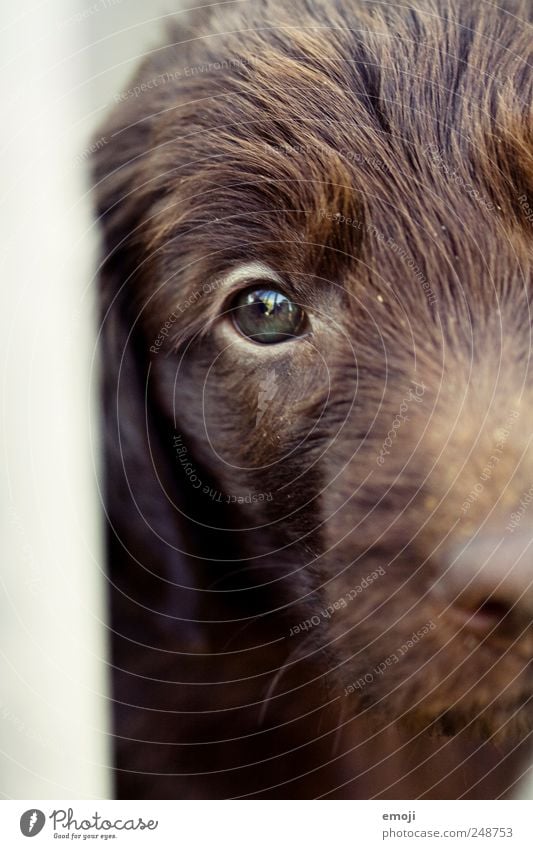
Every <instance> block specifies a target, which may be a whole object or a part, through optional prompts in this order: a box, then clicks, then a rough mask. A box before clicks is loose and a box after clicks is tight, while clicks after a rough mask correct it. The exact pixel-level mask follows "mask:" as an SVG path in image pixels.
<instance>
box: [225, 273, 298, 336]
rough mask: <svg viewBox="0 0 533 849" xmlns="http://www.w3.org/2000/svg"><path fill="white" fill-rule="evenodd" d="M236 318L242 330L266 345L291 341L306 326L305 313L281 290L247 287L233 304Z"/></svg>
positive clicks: (234, 319) (245, 334)
mask: <svg viewBox="0 0 533 849" xmlns="http://www.w3.org/2000/svg"><path fill="white" fill-rule="evenodd" d="M232 309H233V321H234V323H235V325H236V327H237V328H238V329H239V330H240V332H241V333H242V334H243V335H244V336H247V337H248V338H249V339H252V340H253V341H254V342H261V343H262V344H263V345H274V344H276V343H278V342H288V341H289V340H291V339H294V337H295V336H300V335H301V334H302V332H303V331H304V329H305V324H306V315H305V312H304V311H303V310H302V309H301V307H299V306H298V305H297V304H295V303H294V301H291V300H290V299H289V298H287V296H286V295H284V294H283V292H280V291H279V290H277V289H271V288H267V287H265V288H260V287H257V288H255V289H247V290H246V291H244V292H240V293H239V294H238V295H237V297H236V298H235V299H234V301H233V304H232Z"/></svg>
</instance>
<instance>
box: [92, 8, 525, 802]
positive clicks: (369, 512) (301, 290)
mask: <svg viewBox="0 0 533 849" xmlns="http://www.w3.org/2000/svg"><path fill="white" fill-rule="evenodd" d="M532 17H533V15H532V10H531V5H530V4H528V3H527V2H525V0H503V2H502V3H501V4H499V5H498V6H496V5H492V4H487V3H485V2H481V0H468V2H466V0H464V2H461V0H410V2H409V3H408V4H401V5H398V6H396V5H395V4H390V3H389V4H382V3H379V2H362V0H294V1H293V2H292V3H291V4H290V5H289V4H286V3H282V2H280V0H249V2H246V3H242V2H235V3H229V4H223V6H218V7H213V8H212V9H210V10H208V11H205V10H204V11H198V12H193V13H187V15H185V14H183V15H177V16H176V19H175V22H174V23H173V24H172V25H171V26H170V28H169V30H168V32H167V36H166V41H165V42H164V44H163V45H162V46H161V47H159V48H157V49H154V50H153V51H151V52H150V54H149V55H148V58H146V59H145V60H144V61H143V63H142V64H141V66H140V68H139V69H138V71H137V73H136V75H135V78H134V79H133V80H132V82H131V84H130V87H129V88H128V89H127V90H125V91H123V92H121V93H119V94H117V95H116V96H115V101H116V104H115V106H114V108H113V109H112V110H111V111H110V114H109V116H108V118H107V119H106V123H105V125H104V126H103V128H102V130H101V131H100V132H99V138H104V139H105V144H104V143H102V144H100V145H97V146H96V147H97V150H96V152H95V154H94V158H93V172H92V174H93V177H92V179H93V181H94V195H95V207H96V214H97V217H98V222H99V226H100V228H101V232H102V244H103V248H102V262H101V266H100V270H99V281H100V282H99V292H100V308H101V312H100V326H99V344H100V350H101V362H102V384H103V420H104V421H103V434H104V453H105V457H104V466H105V478H106V483H105V510H106V517H107V525H108V562H109V573H108V578H109V587H110V608H111V614H110V626H109V627H110V640H111V652H112V654H111V665H112V670H113V710H114V735H115V756H116V757H115V765H116V777H117V783H116V793H117V795H118V796H120V797H125V798H228V797H231V798H295V799H296V798H363V799H366V798H383V799H384V798H409V799H417V798H453V799H455V798H465V799H466V798H501V797H505V796H510V795H512V794H513V793H514V792H515V791H516V788H517V786H518V782H519V780H520V777H521V776H522V774H523V773H524V771H525V770H526V768H527V754H528V741H529V736H530V733H531V730H532V727H533V707H532V695H533V675H532V666H531V657H532V640H533V637H532V630H531V624H532V615H533V592H532V579H533V570H532V568H531V566H530V559H531V556H532V555H531V552H532V551H533V548H532V542H533V510H532V509H531V508H530V506H529V504H530V502H531V501H533V488H532V484H533V452H532V449H531V436H532V426H531V416H530V404H531V399H532V397H533V388H532V387H533V383H532V379H533V375H532V374H531V371H532V369H531V364H530V359H531V317H530V309H529V293H530V286H531V249H532V236H533V230H532V223H533V213H532V208H533V122H532V113H531V100H532V94H533V73H532V71H531V66H530V64H528V58H529V56H530V52H531V50H530V38H531V24H532Z"/></svg>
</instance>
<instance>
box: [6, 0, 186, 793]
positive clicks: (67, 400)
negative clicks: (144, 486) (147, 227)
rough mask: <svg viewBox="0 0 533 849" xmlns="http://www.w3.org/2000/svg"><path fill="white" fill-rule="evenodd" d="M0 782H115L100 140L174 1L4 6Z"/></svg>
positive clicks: (42, 787) (49, 786)
mask: <svg viewBox="0 0 533 849" xmlns="http://www.w3.org/2000/svg"><path fill="white" fill-rule="evenodd" d="M1 6H2V22H3V23H2V29H1V34H0V56H1V64H2V73H1V75H0V85H1V95H2V96H1V102H2V113H3V134H2V141H1V144H2V156H1V159H0V162H1V167H2V170H3V179H2V181H1V185H2V200H1V205H0V215H1V224H2V246H1V253H0V258H1V268H2V308H1V311H0V321H1V340H2V348H1V350H2V393H1V399H2V431H1V432H2V452H3V457H2V475H1V477H0V481H1V483H0V515H1V523H2V525H1V539H2V543H3V557H2V570H1V573H0V580H1V583H0V797H2V798H34V799H39V798H40V799H46V798H63V799H66V798H87V797H89V798H91V797H107V796H109V795H110V794H111V792H112V790H111V787H112V785H111V779H110V771H109V752H110V746H109V743H110V739H111V738H110V737H109V718H108V707H109V704H108V690H107V663H108V660H107V633H106V625H105V614H106V611H105V600H104V599H105V597H104V591H105V579H104V575H103V560H102V544H101V520H100V501H99V494H98V489H97V483H96V481H97V469H98V462H99V458H98V427H97V425H96V426H95V424H96V416H95V412H94V411H95V398H94V394H95V392H94V384H95V378H96V377H97V372H96V368H97V365H96V362H95V361H94V359H93V354H94V325H95V314H94V279H93V275H94V271H95V265H96V251H97V247H96V246H97V236H96V233H95V226H94V223H93V221H92V219H91V210H90V201H89V198H88V195H87V174H86V159H87V156H88V145H89V141H90V137H91V136H92V134H93V133H94V131H95V128H96V127H97V125H98V122H99V121H100V120H101V118H102V116H103V114H104V112H105V110H106V109H107V108H108V107H109V106H111V105H112V104H113V102H114V100H113V95H114V93H115V92H117V91H120V90H121V89H122V88H123V87H124V85H125V82H126V81H127V78H128V75H129V74H130V73H131V72H132V69H133V67H134V66H135V64H136V63H137V61H138V60H139V58H140V57H141V56H142V54H143V52H144V51H145V50H147V49H150V48H151V47H153V46H155V45H156V44H157V41H158V37H159V36H158V33H160V31H161V25H160V23H159V21H158V16H159V15H163V16H164V15H167V14H169V12H170V11H171V10H172V9H176V8H177V5H175V4H171V5H169V4H163V3H161V4H159V3H157V2H155V3H154V2H153V3H146V2H141V0H93V2H91V0H79V1H78V0H76V2H73V0H45V2H37V0H33V2H28V0H20V2H18V3H16V4H15V3H7V2H5V0H3V2H2V4H1Z"/></svg>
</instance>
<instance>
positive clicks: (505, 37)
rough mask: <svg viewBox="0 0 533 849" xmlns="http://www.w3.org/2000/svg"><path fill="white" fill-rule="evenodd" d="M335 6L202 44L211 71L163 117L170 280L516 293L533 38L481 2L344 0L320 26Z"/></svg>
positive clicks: (521, 262) (526, 187)
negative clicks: (426, 5)
mask: <svg viewBox="0 0 533 849" xmlns="http://www.w3.org/2000/svg"><path fill="white" fill-rule="evenodd" d="M304 5H305V4H304ZM299 6H300V4H296V7H298V8H299ZM296 7H295V8H296ZM326 7H327V8H328V9H331V4H324V6H322V4H320V3H318V4H316V5H315V6H314V8H315V12H316V14H314V16H312V17H309V19H307V18H306V17H305V16H304V18H303V19H302V21H301V22H294V21H293V23H292V24H291V25H287V26H283V25H278V24H277V25H276V26H275V27H274V26H264V25H263V24H264V22H261V21H255V22H254V21H252V22H250V25H249V26H247V25H246V19H243V20H244V23H243V22H242V21H241V28H240V30H239V31H236V32H233V33H232V32H228V31H226V32H224V33H222V34H220V36H216V37H215V38H206V39H205V40H202V39H200V40H199V42H198V43H197V45H196V47H197V50H198V51H199V52H200V55H201V54H202V51H203V50H206V51H208V52H207V54H206V59H205V62H206V64H204V65H203V66H202V65H201V62H200V61H199V60H198V61H199V65H198V67H200V66H201V67H205V69H206V70H205V72H204V71H203V72H202V73H197V74H196V75H193V76H192V77H191V78H190V79H189V80H188V81H187V84H186V86H185V90H184V91H182V95H183V101H182V102H181V103H180V107H179V110H178V111H179V114H178V113H177V112H176V110H175V109H171V110H167V111H166V112H165V113H164V114H163V115H162V117H161V119H160V120H156V126H157V139H158V143H160V145H161V147H160V148H158V151H159V150H160V151H161V153H159V152H158V154H157V155H158V156H159V165H158V168H159V170H160V171H161V173H164V174H169V173H172V174H175V175H176V177H175V180H174V183H173V186H174V193H173V194H174V197H173V199H171V201H170V203H169V204H167V200H165V203H164V204H163V207H162V209H163V214H161V215H154V217H153V223H152V224H151V225H150V226H151V232H152V234H154V237H153V240H152V243H151V244H153V245H154V246H156V247H158V246H159V245H163V244H164V255H165V256H166V257H168V258H169V263H168V275H169V276H172V275H173V274H174V273H176V272H177V270H180V281H181V282H180V285H181V287H182V291H183V290H184V289H185V288H186V287H187V283H186V280H187V279H190V284H189V285H190V288H191V290H192V289H194V288H197V286H198V279H199V278H200V277H201V278H203V279H205V278H206V277H212V276H213V275H220V274H222V273H226V272H227V270H228V267H229V268H231V267H233V266H234V265H237V264H239V263H243V262H254V261H257V262H266V263H268V264H269V265H270V266H271V267H273V268H274V269H276V271H278V272H279V273H280V274H282V275H283V274H293V276H294V271H295V270H296V272H297V274H296V275H295V276H294V277H295V283H296V285H302V286H304V287H308V286H309V285H311V283H310V281H312V278H313V277H314V278H315V279H317V280H320V279H328V280H334V282H335V283H340V284H341V285H346V286H348V288H352V289H353V287H354V286H355V285H356V284H357V283H361V282H362V283H363V285H366V284H367V283H370V284H371V285H375V283H376V281H378V283H379V284H381V283H383V284H385V285H386V284H387V283H394V282H397V281H398V279H400V280H401V283H402V285H403V286H404V287H405V288H408V287H411V289H412V291H413V293H414V294H415V295H417V296H418V295H419V294H420V280H421V279H428V280H432V281H433V284H434V286H436V287H437V288H439V287H441V284H442V281H443V277H446V278H447V280H446V292H450V291H451V289H452V288H453V287H456V288H457V287H459V288H461V289H463V290H464V291H467V292H469V291H472V289H475V288H476V287H478V286H479V281H480V279H482V278H483V279H486V280H487V281H489V284H488V285H491V286H493V287H494V286H495V287H498V286H501V287H502V288H503V287H504V286H507V283H508V280H509V278H510V277H512V276H514V277H516V278H517V279H522V281H523V279H524V277H525V276H528V275H529V263H530V245H531V226H532V225H531V218H532V217H533V216H532V215H529V216H528V214H527V213H528V208H527V205H526V204H527V203H528V202H529V201H528V200H527V198H533V125H532V121H531V110H530V102H531V95H532V94H533V72H532V71H531V68H530V66H529V65H528V64H527V56H528V51H529V48H528V47H527V43H526V41H524V29H523V28H521V27H517V26H516V24H513V20H512V18H511V17H510V16H509V15H508V14H506V13H504V12H502V11H501V10H500V11H498V10H494V9H493V10H492V11H491V13H490V14H488V13H486V11H484V8H483V6H482V5H479V9H478V11H477V14H476V17H475V21H474V22H473V21H472V20H471V18H470V16H469V15H468V14H466V11H465V7H460V8H459V9H458V15H459V19H458V20H455V19H453V20H452V19H451V18H450V17H449V16H447V15H446V14H444V13H443V14H441V15H440V17H439V16H435V15H430V14H429V13H428V12H427V11H424V10H423V9H422V7H421V9H420V11H417V10H411V12H410V13H409V14H406V13H405V12H404V11H402V10H401V9H394V8H387V10H382V11H381V12H375V13H373V14H370V13H369V12H368V11H367V10H365V8H364V7H363V6H362V5H361V4H359V3H356V2H341V3H339V4H336V8H337V9H338V10H339V14H340V16H341V17H340V19H339V18H338V17H337V18H336V19H335V20H334V21H333V20H322V19H321V18H320V15H321V14H329V12H326V11H325V9H326ZM369 8H370V7H369ZM352 13H356V17H357V21H356V23H357V25H355V23H354V19H353V17H352V18H350V15H351V14H352ZM306 14H307V13H306ZM317 14H318V17H317ZM461 17H464V20H460V18H461ZM228 57H230V58H231V61H230V60H229V58H228ZM208 59H209V60H210V61H207V60H208ZM495 68H497V74H495ZM182 85H183V80H181V82H180V86H182ZM199 104H200V105H199ZM178 118H179V121H178ZM166 179H167V178H166ZM167 182H168V180H167ZM524 198H525V199H526V200H525V201H524ZM530 212H531V210H530ZM169 243H171V248H170V249H169V247H168V244H169ZM198 257H200V258H198ZM184 263H185V264H186V267H187V272H186V273H185V274H183V273H181V270H182V269H183V266H184ZM518 266H519V267H518ZM413 269H415V273H413ZM166 272H167V269H165V273H166ZM189 272H190V273H189ZM417 275H418V277H417ZM184 281H185V282H184ZM426 294H427V293H423V296H422V303H423V304H424V305H425V303H426V300H427V298H426Z"/></svg>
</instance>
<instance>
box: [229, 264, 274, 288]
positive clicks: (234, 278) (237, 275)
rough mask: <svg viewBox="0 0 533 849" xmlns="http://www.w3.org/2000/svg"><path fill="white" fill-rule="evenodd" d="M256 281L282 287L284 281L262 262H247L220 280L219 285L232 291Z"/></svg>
mask: <svg viewBox="0 0 533 849" xmlns="http://www.w3.org/2000/svg"><path fill="white" fill-rule="evenodd" d="M256 280H264V281H265V283H266V282H269V283H275V284H276V285H277V286H283V285H284V281H283V279H282V278H281V277H280V276H279V274H277V273H276V272H275V271H273V269H272V268H270V266H268V265H266V264H265V263H263V262H248V263H246V265H240V266H238V267H237V268H234V269H233V270H232V271H230V272H229V274H226V275H224V276H223V277H221V278H220V281H221V282H220V285H221V286H224V288H225V289H227V290H228V289H232V290H234V289H235V288H236V287H241V286H242V284H243V283H246V282H249V283H250V284H252V283H253V282H254V281H256Z"/></svg>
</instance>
